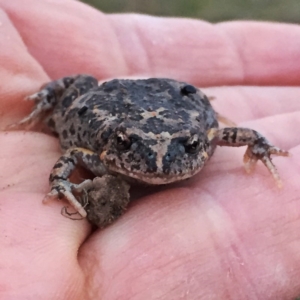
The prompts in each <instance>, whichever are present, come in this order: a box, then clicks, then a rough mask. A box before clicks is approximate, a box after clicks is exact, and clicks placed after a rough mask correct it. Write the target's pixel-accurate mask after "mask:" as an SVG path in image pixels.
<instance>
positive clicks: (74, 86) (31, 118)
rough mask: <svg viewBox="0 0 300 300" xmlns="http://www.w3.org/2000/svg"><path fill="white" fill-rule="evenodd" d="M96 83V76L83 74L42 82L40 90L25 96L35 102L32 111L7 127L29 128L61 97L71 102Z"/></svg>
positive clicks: (42, 117)
mask: <svg viewBox="0 0 300 300" xmlns="http://www.w3.org/2000/svg"><path fill="white" fill-rule="evenodd" d="M97 85H98V81H97V79H96V78H94V77H92V76H90V75H84V74H81V75H75V76H68V77H63V78H61V79H58V80H54V81H51V82H49V83H47V84H44V85H43V86H42V87H41V89H40V91H38V92H37V93H35V94H33V95H31V96H28V97H27V98H26V100H30V101H33V102H34V104H35V106H34V108H33V110H32V112H31V113H30V114H29V115H28V116H26V117H25V118H24V119H22V120H21V121H19V122H18V123H16V124H12V125H10V126H9V127H8V129H30V128H32V127H33V126H34V125H35V124H37V123H38V122H40V121H42V120H43V119H44V118H45V116H46V115H47V114H49V113H51V111H52V110H53V109H54V108H55V106H56V105H57V104H58V103H59V102H60V101H61V100H62V99H63V101H64V104H68V103H71V102H72V101H73V100H74V99H76V98H77V97H79V96H80V95H82V94H84V93H86V92H87V91H88V90H90V89H91V88H93V87H95V86H97ZM64 106H66V105H64Z"/></svg>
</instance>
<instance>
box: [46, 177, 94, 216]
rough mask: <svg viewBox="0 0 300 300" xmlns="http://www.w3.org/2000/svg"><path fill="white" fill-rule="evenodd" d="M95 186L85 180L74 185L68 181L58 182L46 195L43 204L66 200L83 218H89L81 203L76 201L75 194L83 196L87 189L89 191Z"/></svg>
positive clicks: (54, 183)
mask: <svg viewBox="0 0 300 300" xmlns="http://www.w3.org/2000/svg"><path fill="white" fill-rule="evenodd" d="M92 186H93V182H92V181H91V180H89V179H88V180H85V181H83V182H82V183H80V184H74V183H71V182H69V181H67V180H57V181H55V182H53V184H52V187H51V192H50V193H48V194H47V195H46V197H45V198H44V199H43V202H44V203H46V202H48V201H49V200H52V199H57V198H59V199H62V198H63V199H66V200H67V201H68V202H69V203H70V204H71V205H72V207H73V208H74V209H75V210H76V212H78V213H79V214H80V215H81V216H82V217H83V218H85V217H86V216H87V213H86V211H85V209H84V207H83V206H82V205H81V203H80V202H79V201H78V200H77V199H76V197H75V196H74V194H79V195H80V194H82V193H83V191H84V190H85V189H89V188H91V187H92Z"/></svg>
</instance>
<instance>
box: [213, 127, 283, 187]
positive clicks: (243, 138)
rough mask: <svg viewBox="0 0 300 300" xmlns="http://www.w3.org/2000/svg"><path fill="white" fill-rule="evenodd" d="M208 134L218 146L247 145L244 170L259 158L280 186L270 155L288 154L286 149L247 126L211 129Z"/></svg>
mask: <svg viewBox="0 0 300 300" xmlns="http://www.w3.org/2000/svg"><path fill="white" fill-rule="evenodd" d="M208 136H209V139H210V140H211V142H212V143H215V144H216V145H219V146H231V147H240V146H248V148H247V150H246V153H245V155H244V164H245V169H246V171H247V172H251V171H252V170H253V169H254V167H255V165H256V162H257V161H258V160H261V161H262V162H263V164H264V165H265V166H266V167H267V168H268V170H269V171H270V173H271V174H272V176H273V178H274V179H275V181H276V183H277V185H278V187H281V186H282V183H281V179H280V176H279V174H278V171H277V169H276V167H275V165H274V164H273V163H272V160H271V155H278V156H289V153H288V151H285V150H282V149H280V148H278V147H276V146H273V145H272V144H271V143H270V142H269V141H268V140H267V139H266V138H265V137H264V136H262V135H261V134H260V133H258V132H257V131H255V130H252V129H249V128H236V127H231V128H230V127H228V128H222V129H211V130H209V132H208Z"/></svg>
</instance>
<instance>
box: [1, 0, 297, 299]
mask: <svg viewBox="0 0 300 300" xmlns="http://www.w3.org/2000/svg"><path fill="white" fill-rule="evenodd" d="M0 8H1V12H0V22H1V27H0V40H1V41H2V44H3V45H4V44H5V47H1V48H0V61H1V69H0V78H1V88H0V97H1V98H0V100H1V101H0V115H1V121H0V122H1V123H0V125H1V127H2V128H3V127H4V126H5V125H7V124H11V123H13V122H15V121H17V120H20V119H21V118H22V117H23V116H25V115H26V114H27V113H28V112H29V110H30V107H31V105H30V103H26V102H22V99H23V97H24V96H26V95H28V94H30V93H33V92H35V91H37V89H38V88H39V87H40V85H41V84H43V83H44V82H46V81H48V80H50V79H56V78H59V77H61V76H65V75H69V74H75V73H79V72H80V73H84V72H86V73H91V74H92V75H95V76H97V77H98V78H99V79H100V80H104V79H106V78H108V77H110V78H113V77H123V76H133V77H145V76H153V77H154V76H156V77H159V76H165V77H173V78H175V79H178V80H184V81H187V82H190V83H192V84H195V85H198V86H202V87H207V89H204V91H205V92H206V93H207V94H208V95H214V96H216V98H217V99H216V100H214V102H213V105H214V107H215V108H216V109H217V110H218V111H219V112H220V113H222V114H223V115H225V116H226V117H228V118H230V119H231V120H233V121H235V122H236V123H238V125H239V126H244V127H246V126H247V127H250V128H253V129H256V130H258V131H259V132H261V133H262V134H264V135H266V136H267V137H268V139H269V140H270V141H272V142H273V143H274V144H275V145H277V146H280V147H282V148H283V149H287V150H289V151H290V152H291V154H292V156H291V157H290V158H281V157H279V158H275V159H274V162H275V164H276V166H277V167H278V169H279V173H280V175H281V177H282V180H283V183H284V187H283V189H281V190H279V189H277V188H276V185H275V183H274V182H273V179H272V178H271V176H270V175H269V173H268V171H267V170H266V169H265V168H264V167H263V166H262V164H261V163H259V164H258V166H257V168H256V170H255V171H254V173H252V174H251V175H247V174H246V173H245V171H244V170H243V166H242V157H243V153H244V151H245V149H233V148H226V147H224V148H222V149H221V148H219V149H217V151H216V153H215V155H214V156H213V157H212V159H211V161H210V162H209V164H208V165H207V166H206V167H205V169H204V170H203V171H202V172H201V173H200V174H199V175H197V176H195V177H194V178H192V179H191V180H189V181H185V182H183V183H180V184H176V185H173V186H170V187H168V188H165V189H162V188H160V189H157V191H152V190H151V189H148V190H149V191H151V194H149V195H148V196H144V197H142V199H139V200H138V201H135V202H133V203H132V204H131V205H130V207H129V209H128V211H127V212H126V214H125V215H124V216H123V217H122V218H121V219H119V220H118V221H117V222H116V223H114V224H113V225H112V226H110V227H108V228H106V229H105V230H102V231H100V230H96V231H94V232H92V231H91V227H90V225H89V224H88V223H87V222H86V221H72V220H69V219H67V218H64V217H62V216H61V214H60V209H61V207H62V202H59V201H53V202H51V203H49V204H48V205H43V204H42V202H41V200H42V198H43V196H44V195H45V194H46V193H47V191H48V182H47V180H48V176H49V173H50V170H51V168H52V166H53V164H54V163H55V161H56V160H57V159H58V157H59V155H60V151H59V147H58V142H57V140H56V139H55V138H53V137H51V136H48V135H45V134H43V133H34V132H23V131H16V132H1V133H0V144H1V149H0V166H1V168H0V178H1V180H0V241H1V242H0V257H1V260H0V299H6V300H9V299H87V300H88V299H103V300H107V299H109V300H114V299H125V300H126V299H131V300H135V299H239V300H240V299H251V300H253V299H262V300H268V299H272V300H274V299H280V300H284V299H294V298H295V297H296V296H299V295H300V283H299V278H300V209H299V207H300V196H299V192H300V186H299V180H298V178H299V171H300V170H299V169H300V161H299V155H300V147H299V143H300V135H299V132H298V128H299V126H300V101H299V98H300V88H299V87H297V85H298V86H299V84H300V27H299V26H296V25H286V24H271V23H258V22H226V23H219V24H215V25H212V24H209V23H206V22H203V21H196V20H189V19H166V18H154V17H149V16H141V15H104V14H102V13H101V12H97V11H96V10H94V9H92V8H90V7H88V6H86V5H84V4H82V3H79V2H75V1H70V0H64V1H62V0H51V1H50V0H48V1H46V0H27V1H23V0H14V1H6V0H0ZM226 85H229V86H228V87H224V86H226ZM230 85H231V86H230ZM219 86H221V87H219Z"/></svg>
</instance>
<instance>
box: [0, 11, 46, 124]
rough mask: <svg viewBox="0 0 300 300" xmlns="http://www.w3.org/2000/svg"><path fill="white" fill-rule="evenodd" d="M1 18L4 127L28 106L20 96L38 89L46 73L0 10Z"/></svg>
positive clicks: (0, 76)
mask: <svg viewBox="0 0 300 300" xmlns="http://www.w3.org/2000/svg"><path fill="white" fill-rule="evenodd" d="M0 18H1V31H0V39H1V40H2V41H3V43H5V47H1V50H0V60H1V69H0V79H1V88H0V128H3V127H4V126H6V125H7V124H9V123H11V122H12V121H13V120H17V119H18V118H20V116H21V115H24V112H25V111H28V110H29V105H20V100H21V99H22V98H23V97H25V95H27V94H29V93H31V92H32V91H33V90H36V89H38V88H39V86H40V84H41V82H43V80H47V76H46V74H45V72H44V71H43V69H42V68H41V66H40V65H39V64H38V63H37V62H36V61H35V59H33V58H32V57H31V55H30V54H29V53H28V52H27V49H26V46H25V45H24V43H23V41H22V38H21V37H20V35H19V34H18V32H17V31H16V29H15V28H14V26H13V24H12V23H11V21H10V20H9V18H8V17H7V15H6V14H5V13H4V12H3V11H2V10H0Z"/></svg>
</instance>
